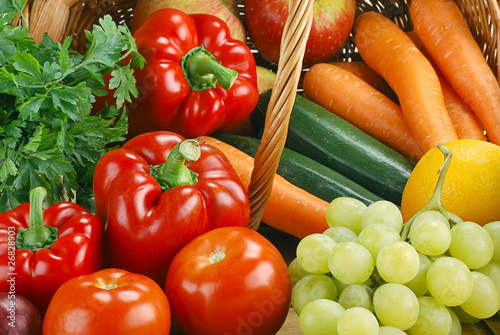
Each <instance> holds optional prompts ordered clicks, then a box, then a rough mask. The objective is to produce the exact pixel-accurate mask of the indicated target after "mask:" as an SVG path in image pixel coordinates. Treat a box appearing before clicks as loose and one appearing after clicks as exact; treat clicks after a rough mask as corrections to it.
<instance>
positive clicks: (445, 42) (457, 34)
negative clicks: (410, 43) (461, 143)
mask: <svg viewBox="0 0 500 335" xmlns="http://www.w3.org/2000/svg"><path fill="white" fill-rule="evenodd" d="M410 13H411V17H412V20H413V23H414V29H415V31H416V33H417V35H418V36H419V37H420V39H421V40H422V42H423V44H424V45H425V48H426V49H427V51H428V52H429V54H430V55H431V57H432V58H433V59H434V61H435V62H436V64H437V65H438V67H439V69H440V70H441V72H442V73H443V75H444V76H445V77H446V79H447V80H448V81H449V82H450V84H451V86H452V87H453V89H454V90H455V92H456V93H457V94H458V95H459V96H460V97H461V98H462V99H463V100H464V102H465V103H466V104H467V105H469V106H470V107H471V108H472V110H473V111H474V113H475V114H476V115H477V117H478V118H479V120H480V121H481V123H482V125H483V127H484V129H485V130H486V136H487V137H488V138H489V140H490V141H491V142H493V143H495V144H497V145H500V87H499V85H498V81H497V80H496V78H495V75H494V73H493V71H492V70H491V68H490V67H489V66H488V63H487V62H486V59H485V58H484V56H483V54H482V52H481V49H480V48H479V46H478V44H477V43H476V41H475V40H474V37H473V36H472V34H471V32H470V30H469V28H468V26H467V22H466V20H465V18H464V17H463V15H462V13H461V12H460V10H459V8H458V7H457V5H456V4H455V2H454V1H450V0H415V1H412V2H411V6H410Z"/></svg>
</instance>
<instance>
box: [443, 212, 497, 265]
mask: <svg viewBox="0 0 500 335" xmlns="http://www.w3.org/2000/svg"><path fill="white" fill-rule="evenodd" d="M493 253H494V248H493V241H492V239H491V236H490V234H489V233H488V232H487V231H486V230H485V229H484V228H483V227H481V226H480V225H478V224H477V223H474V222H470V221H465V222H460V223H458V224H456V225H455V226H454V227H453V228H451V244H450V254H451V255H452V256H453V257H455V258H458V259H460V260H461V261H462V262H464V263H465V264H466V265H467V266H468V267H469V269H471V270H473V269H479V268H482V267H483V266H485V265H486V264H488V263H489V261H491V259H492V257H493Z"/></svg>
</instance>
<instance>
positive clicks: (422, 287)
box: [405, 253, 432, 297]
mask: <svg viewBox="0 0 500 335" xmlns="http://www.w3.org/2000/svg"><path fill="white" fill-rule="evenodd" d="M418 258H419V260H420V266H419V268H418V272H417V275H416V276H415V278H413V279H412V280H410V281H409V282H407V283H406V284H405V285H406V286H407V287H408V288H409V289H411V290H412V291H413V293H415V295H416V296H417V297H420V296H423V295H424V294H426V293H427V292H428V291H429V290H428V289H427V282H426V279H427V271H429V268H430V267H431V264H432V261H431V260H430V258H429V257H427V256H426V255H423V254H421V253H419V254H418Z"/></svg>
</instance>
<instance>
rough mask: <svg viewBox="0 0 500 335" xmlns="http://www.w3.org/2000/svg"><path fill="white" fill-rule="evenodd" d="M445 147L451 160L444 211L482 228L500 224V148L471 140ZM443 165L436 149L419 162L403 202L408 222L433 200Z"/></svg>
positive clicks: (454, 142) (449, 143) (404, 194)
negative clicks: (492, 223)
mask: <svg viewBox="0 0 500 335" xmlns="http://www.w3.org/2000/svg"><path fill="white" fill-rule="evenodd" d="M445 146H446V147H447V148H449V149H450V150H451V153H452V159H451V164H450V167H449V169H448V172H447V173H446V177H445V179H444V184H443V190H442V194H441V203H442V204H443V206H444V208H445V209H446V210H447V211H448V212H452V213H454V214H457V215H458V216H459V217H460V218H462V220H464V221H472V222H476V223H478V224H480V225H485V224H486V223H488V222H492V221H496V220H500V146H497V145H495V144H493V143H490V142H485V141H479V140H469V139H461V140H456V141H451V142H448V143H446V144H445ZM443 162H444V155H443V153H442V152H441V151H440V150H439V149H438V148H437V147H436V148H434V149H431V150H429V151H428V152H427V153H425V155H424V156H423V157H422V158H421V159H420V160H419V161H418V163H417V165H416V166H415V168H414V170H413V171H412V173H411V175H410V177H409V179H408V182H407V183H406V185H405V188H404V191H403V197H402V200H401V212H402V214H403V220H404V221H405V222H406V221H408V220H409V219H410V218H411V217H412V216H413V215H414V214H416V213H417V212H418V211H419V210H420V209H422V208H423V207H424V206H425V205H426V204H427V203H428V202H429V200H430V199H431V197H432V194H433V193H434V189H435V187H436V183H437V180H438V176H439V169H440V168H441V166H442V165H443Z"/></svg>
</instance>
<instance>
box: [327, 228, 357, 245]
mask: <svg viewBox="0 0 500 335" xmlns="http://www.w3.org/2000/svg"><path fill="white" fill-rule="evenodd" d="M323 234H324V235H326V236H330V237H331V238H333V240H334V241H335V242H337V243H340V242H347V241H351V242H357V241H358V235H357V234H356V233H355V232H353V231H352V230H350V229H349V228H347V227H344V226H333V227H330V228H328V229H327V230H325V231H324V232H323Z"/></svg>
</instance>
